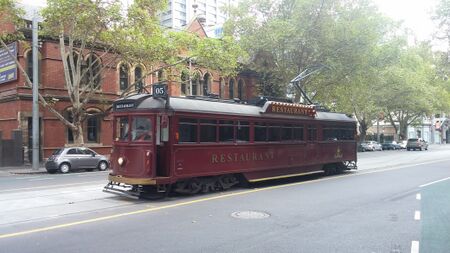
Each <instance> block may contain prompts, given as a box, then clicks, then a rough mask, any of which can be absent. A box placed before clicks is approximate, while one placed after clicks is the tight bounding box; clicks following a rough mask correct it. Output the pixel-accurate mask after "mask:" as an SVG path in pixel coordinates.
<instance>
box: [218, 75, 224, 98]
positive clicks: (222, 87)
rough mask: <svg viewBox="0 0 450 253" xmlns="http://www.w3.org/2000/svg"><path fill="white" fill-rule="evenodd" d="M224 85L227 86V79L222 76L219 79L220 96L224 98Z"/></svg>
mask: <svg viewBox="0 0 450 253" xmlns="http://www.w3.org/2000/svg"><path fill="white" fill-rule="evenodd" d="M224 87H225V79H223V78H222V77H221V78H220V79H219V98H223V92H224V90H223V89H224Z"/></svg>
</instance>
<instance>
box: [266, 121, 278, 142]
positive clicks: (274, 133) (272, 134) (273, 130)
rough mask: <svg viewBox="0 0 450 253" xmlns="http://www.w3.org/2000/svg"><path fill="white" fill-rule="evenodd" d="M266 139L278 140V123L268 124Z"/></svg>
mask: <svg viewBox="0 0 450 253" xmlns="http://www.w3.org/2000/svg"><path fill="white" fill-rule="evenodd" d="M268 130H269V131H268V134H267V136H268V138H267V139H268V141H280V137H281V126H280V125H270V126H269V128H268Z"/></svg>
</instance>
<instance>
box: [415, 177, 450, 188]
mask: <svg viewBox="0 0 450 253" xmlns="http://www.w3.org/2000/svg"><path fill="white" fill-rule="evenodd" d="M449 179H450V177H446V178H443V179H440V180H436V181H433V182H430V183H427V184H423V185H421V186H419V187H421V188H422V187H425V186H429V185H432V184H436V183H439V182H442V181H446V180H449Z"/></svg>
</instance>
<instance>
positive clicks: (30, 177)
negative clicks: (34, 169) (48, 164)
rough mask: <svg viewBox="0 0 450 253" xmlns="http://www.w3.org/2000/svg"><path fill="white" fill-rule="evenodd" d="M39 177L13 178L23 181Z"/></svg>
mask: <svg viewBox="0 0 450 253" xmlns="http://www.w3.org/2000/svg"><path fill="white" fill-rule="evenodd" d="M40 177H41V176H35V177H15V178H14V179H16V180H24V179H33V178H40Z"/></svg>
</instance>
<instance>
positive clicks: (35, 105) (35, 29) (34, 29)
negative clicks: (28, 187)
mask: <svg viewBox="0 0 450 253" xmlns="http://www.w3.org/2000/svg"><path fill="white" fill-rule="evenodd" d="M32 43H33V112H32V122H33V123H32V126H33V129H32V132H33V133H32V134H33V159H32V163H33V164H32V168H33V170H38V169H39V103H38V95H39V94H38V93H39V80H38V78H39V74H38V73H39V70H38V67H39V66H38V65H39V64H38V50H39V49H38V20H37V13H36V11H35V12H34V15H33V22H32Z"/></svg>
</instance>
